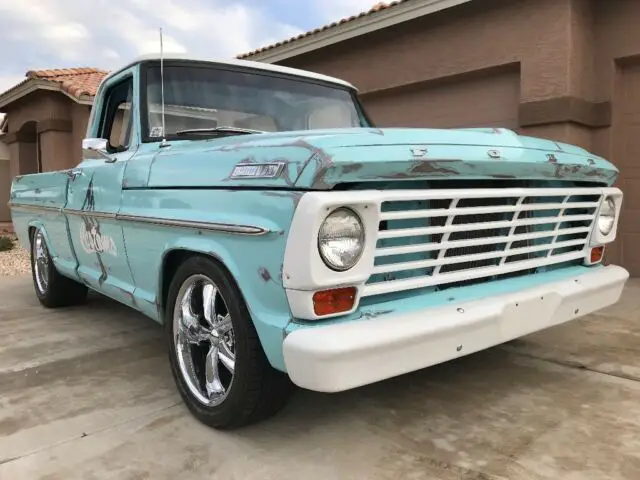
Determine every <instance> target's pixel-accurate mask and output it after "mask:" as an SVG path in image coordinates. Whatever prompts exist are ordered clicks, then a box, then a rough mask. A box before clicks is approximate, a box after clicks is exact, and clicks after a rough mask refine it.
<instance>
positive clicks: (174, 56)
mask: <svg viewBox="0 0 640 480" xmlns="http://www.w3.org/2000/svg"><path fill="white" fill-rule="evenodd" d="M153 60H158V61H159V60H160V54H159V53H153V54H147V55H141V56H139V57H136V58H134V59H133V60H132V61H130V62H129V63H127V64H126V65H123V66H122V67H120V68H118V69H117V70H115V71H113V72H111V73H110V74H109V75H107V77H106V78H105V80H106V79H107V78H109V77H111V76H112V75H116V74H117V73H119V72H121V71H122V70H125V69H127V68H129V67H131V66H133V65H136V64H138V63H141V62H146V61H153ZM164 60H182V61H192V62H206V63H212V64H218V65H233V66H239V67H250V68H255V69H258V70H264V71H265V72H278V73H286V74H289V75H296V76H298V77H304V78H310V79H315V80H322V81H324V82H329V83H335V84H337V85H342V86H345V87H349V88H352V89H354V90H356V87H355V86H353V85H352V84H350V83H349V82H346V81H344V80H341V79H339V78H335V77H330V76H328V75H322V74H320V73H315V72H309V71H307V70H300V69H298V68H291V67H283V66H281V65H273V64H270V63H263V62H254V61H251V60H240V59H218V58H207V57H197V56H193V55H188V54H181V53H165V54H164Z"/></svg>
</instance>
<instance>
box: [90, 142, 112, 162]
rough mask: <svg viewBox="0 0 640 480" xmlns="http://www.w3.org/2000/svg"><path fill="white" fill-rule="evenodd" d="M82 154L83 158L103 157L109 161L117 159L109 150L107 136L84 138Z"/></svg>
mask: <svg viewBox="0 0 640 480" xmlns="http://www.w3.org/2000/svg"><path fill="white" fill-rule="evenodd" d="M82 156H83V158H90V159H93V160H98V159H103V160H105V161H106V162H108V163H113V162H115V161H116V159H115V158H114V157H112V156H111V155H110V154H109V153H108V152H107V139H106V138H85V139H84V140H82Z"/></svg>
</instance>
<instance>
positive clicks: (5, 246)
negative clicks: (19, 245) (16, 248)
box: [0, 237, 13, 252]
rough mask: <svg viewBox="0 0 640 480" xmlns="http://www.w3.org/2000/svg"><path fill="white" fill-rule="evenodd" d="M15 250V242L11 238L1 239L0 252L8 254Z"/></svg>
mask: <svg viewBox="0 0 640 480" xmlns="http://www.w3.org/2000/svg"><path fill="white" fill-rule="evenodd" d="M12 248H13V240H11V239H10V238H9V237H0V252H7V251H9V250H11V249H12Z"/></svg>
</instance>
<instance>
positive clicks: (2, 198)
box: [0, 141, 11, 222]
mask: <svg viewBox="0 0 640 480" xmlns="http://www.w3.org/2000/svg"><path fill="white" fill-rule="evenodd" d="M10 170H11V169H10V163H9V149H8V148H7V146H6V145H5V144H4V143H2V142H1V141H0V222H8V221H10V220H11V214H10V212H9V207H8V206H7V202H8V201H9V191H10V188H11V177H10V173H9V172H10Z"/></svg>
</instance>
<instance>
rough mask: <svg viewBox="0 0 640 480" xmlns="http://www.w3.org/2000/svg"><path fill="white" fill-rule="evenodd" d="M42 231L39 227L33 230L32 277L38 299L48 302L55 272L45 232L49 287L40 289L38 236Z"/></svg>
mask: <svg viewBox="0 0 640 480" xmlns="http://www.w3.org/2000/svg"><path fill="white" fill-rule="evenodd" d="M40 232H42V230H41V229H39V228H37V229H35V230H34V231H33V236H32V237H31V277H32V279H33V287H34V289H35V291H36V296H37V297H38V300H40V301H41V302H45V303H46V302H47V301H48V299H49V294H50V293H49V292H50V291H51V281H52V273H53V260H52V259H51V254H50V253H49V245H48V244H47V238H46V237H45V235H44V234H42V241H43V242H44V244H45V246H46V248H47V262H48V264H49V268H48V269H47V287H46V289H45V291H44V292H42V291H41V290H40V287H39V286H38V279H37V274H36V238H37V237H38V234H39V233H40Z"/></svg>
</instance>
